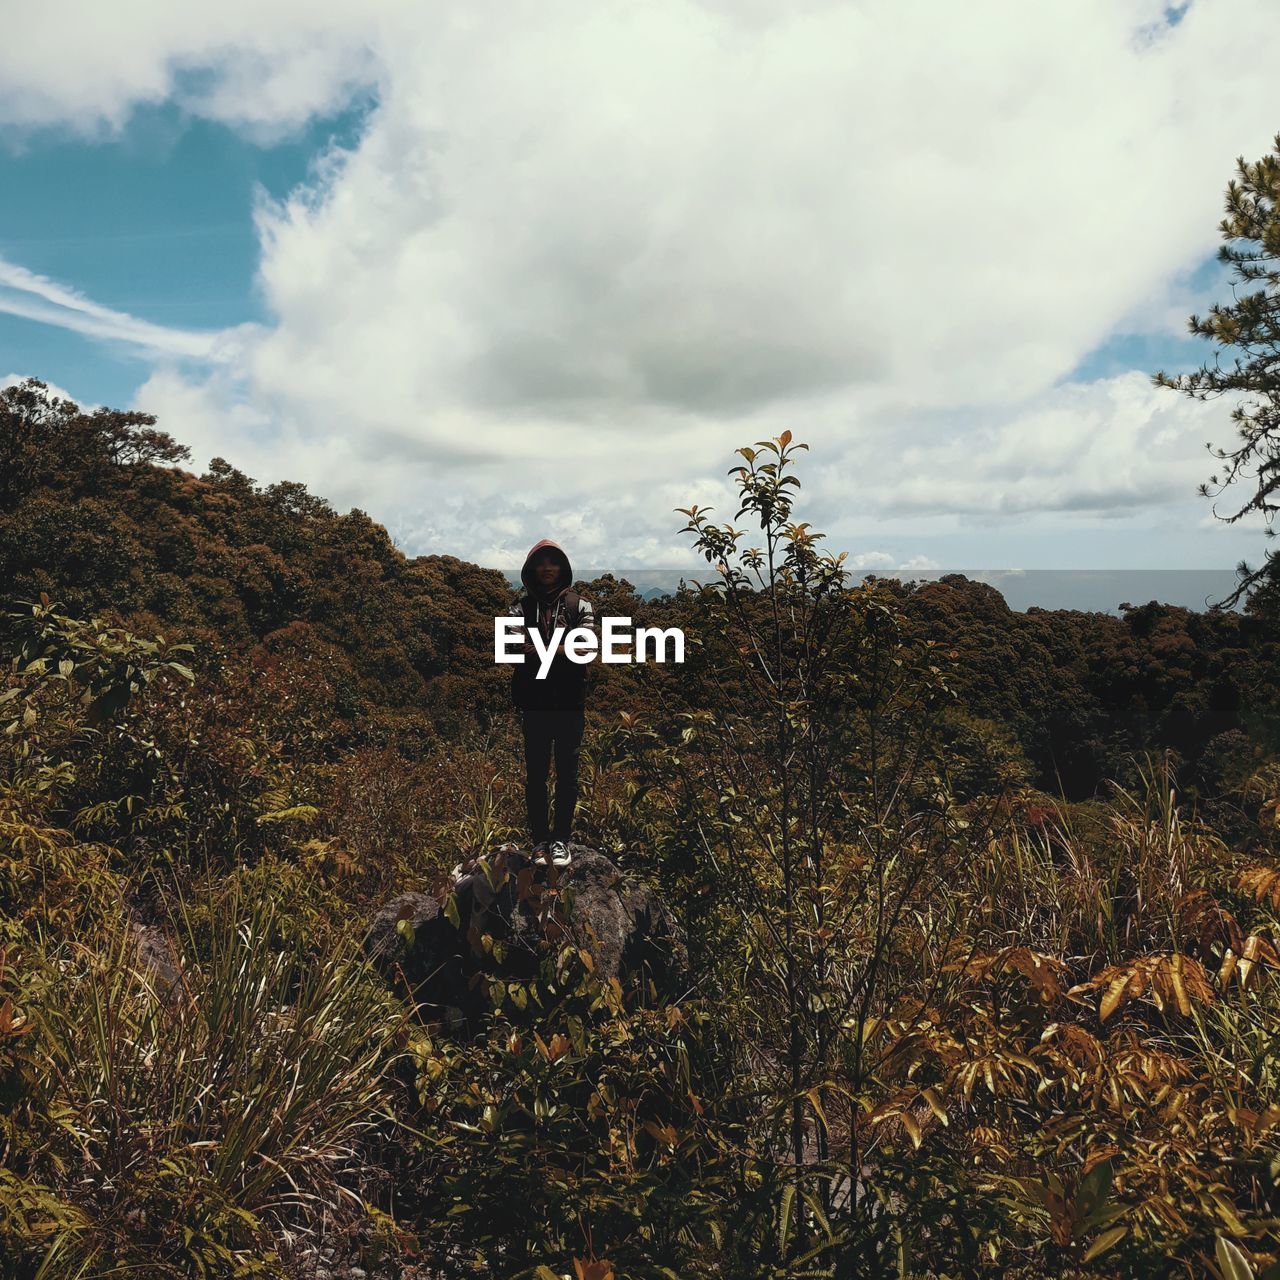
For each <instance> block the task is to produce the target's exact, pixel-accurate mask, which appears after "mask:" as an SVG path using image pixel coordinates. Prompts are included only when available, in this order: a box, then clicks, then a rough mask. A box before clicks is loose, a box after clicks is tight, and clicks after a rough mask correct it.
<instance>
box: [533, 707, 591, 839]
mask: <svg viewBox="0 0 1280 1280" xmlns="http://www.w3.org/2000/svg"><path fill="white" fill-rule="evenodd" d="M520 719H521V725H522V726H523V728H524V803H525V812H526V814H527V815H528V818H529V833H530V835H532V836H533V842H534V844H538V843H540V842H542V841H544V840H548V839H550V840H568V839H569V835H570V833H571V832H572V830H573V810H574V806H575V805H576V804H577V803H578V748H579V747H580V746H581V745H582V725H583V713H582V709H581V708H580V707H579V708H563V709H562V708H559V707H556V708H553V709H551V710H539V709H537V708H532V709H529V710H526V711H524V712H523V713H522V714H521V718H520ZM553 746H554V748H555V757H556V823H555V829H554V831H552V830H549V829H548V824H547V771H548V770H549V769H550V767H551V754H552V747H553Z"/></svg>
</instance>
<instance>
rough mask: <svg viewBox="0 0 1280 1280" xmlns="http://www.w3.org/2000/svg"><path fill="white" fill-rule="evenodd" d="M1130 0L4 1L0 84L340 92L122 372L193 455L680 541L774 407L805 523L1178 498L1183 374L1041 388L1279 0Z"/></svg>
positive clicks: (450, 540)
mask: <svg viewBox="0 0 1280 1280" xmlns="http://www.w3.org/2000/svg"><path fill="white" fill-rule="evenodd" d="M1163 9H1164V6H1163V4H1162V3H1160V0H1133V2H1132V3H1129V4H1125V5H1117V4H1115V3H1114V2H1113V0H1070V2H1068V0H1061V2H1058V3H1046V4H1040V5H1010V4H1008V3H1006V2H1005V0H975V3H972V4H969V5H964V6H957V5H953V4H947V3H942V2H941V0H934V2H930V0H907V2H905V3H902V4H899V5H896V6H884V5H879V4H870V3H860V4H839V3H824V2H822V0H811V2H807V3H800V4H793V5H788V6H771V5H764V4H761V3H757V2H753V3H728V2H727V0H725V2H716V3H712V2H710V0H708V2H706V3H695V2H694V0H665V2H662V3H655V4H652V5H647V6H636V5H631V4H624V3H622V2H621V0H613V2H610V0H605V2H602V3H600V4H598V5H595V6H590V7H587V6H582V5H573V4H568V3H564V2H557V0H548V2H547V3H544V4H540V5H538V6H513V7H507V8H505V9H504V10H503V11H502V12H501V14H500V15H499V14H497V13H496V12H494V11H489V10H485V9H483V8H476V7H475V6H469V5H462V4H449V3H446V4H441V5H437V6H430V7H423V6H420V5H417V4H409V3H407V2H406V3H381V4H375V5H373V6H369V5H368V4H366V3H361V4H359V5H357V4H355V3H354V2H352V3H347V2H346V0H342V2H335V0H329V2H328V3H319V4H317V3H310V4H306V5H303V4H301V3H298V2H295V0H289V3H282V4H280V5H272V6H265V7H264V6H261V5H254V6H252V7H250V6H249V5H248V4H247V3H243V2H242V0H231V2H230V3H228V4H225V5H222V6H220V7H219V8H218V9H217V10H216V12H215V11H211V10H201V11H199V12H198V13H197V11H195V10H193V9H189V8H187V7H184V6H172V5H164V4H161V3H160V2H159V0H145V2H144V0H135V3H133V4H127V5H124V6H123V7H121V6H115V7H113V8H112V9H111V10H110V13H109V14H108V11H107V10H101V13H100V12H99V10H98V9H92V8H90V7H89V6H86V5H71V4H66V3H64V4H61V5H58V4H52V5H46V6H43V7H40V6H27V7H25V8H24V9H23V10H22V11H21V13H19V14H16V15H15V16H14V17H13V18H12V19H9V20H7V30H8V34H9V37H10V38H9V40H8V41H7V43H6V45H5V46H4V47H3V49H0V84H4V85H5V86H6V89H5V90H4V91H0V117H7V118H8V119H9V120H10V121H11V122H12V123H14V124H17V125H19V126H23V125H26V126H35V125H42V124H50V123H52V124H61V125H64V126H69V127H73V128H78V129H81V130H87V131H90V132H92V131H93V130H95V129H102V128H119V127H120V126H121V125H122V123H123V122H124V121H125V120H126V119H127V116H128V112H129V110H130V108H131V106H132V105H134V104H136V103H140V102H147V101H156V100H158V99H161V98H165V97H175V98H177V99H178V100H179V101H180V102H182V103H183V104H184V105H185V106H187V107H188V109H190V110H194V111H198V112H202V113H205V114H207V115H209V116H211V117H213V118H216V119H220V120H224V121H227V122H228V123H231V124H234V125H237V126H243V127H248V128H251V129H252V130H254V131H256V132H264V131H265V132H271V131H273V130H283V129H288V128H290V127H293V126H295V125H296V124H297V123H298V122H299V121H301V120H303V119H305V118H306V117H307V116H308V115H309V114H311V113H314V112H317V111H323V110H331V109H333V108H335V107H336V106H339V105H341V104H342V103H343V102H345V101H348V100H349V99H350V96H351V95H352V93H354V92H358V91H363V90H364V89H366V88H370V87H372V88H374V89H376V93H377V106H376V108H375V109H374V110H373V111H372V112H371V114H370V115H369V117H368V119H367V121H366V126H365V129H364V131H363V134H362V136H361V137H360V139H359V141H358V142H357V143H356V144H355V146H354V147H353V148H352V149H351V150H350V151H349V152H342V153H334V154H333V155H331V156H330V157H329V159H328V162H327V163H326V164H324V165H322V166H321V168H320V171H319V176H318V178H317V180H316V182H315V183H314V185H313V186H312V187H311V188H310V189H309V190H307V191H305V192H299V193H295V195H294V196H293V197H292V198H291V199H289V200H287V201H285V202H282V203H279V204H273V203H270V202H268V201H266V200H264V201H263V202H262V203H261V204H260V207H259V208H258V210H257V218H258V226H259V229H260V234H261V238H262V246H263V250H262V263H261V280H260V284H261V288H262V292H263V296H264V298H265V300H266V302H267V304H268V307H269V308H270V310H271V312H272V313H273V315H274V317H275V319H274V322H273V325H272V326H271V328H270V329H269V330H267V331H265V332H263V333H261V334H258V333H254V332H250V333H248V334H244V335H240V340H241V343H242V349H243V357H242V363H241V364H239V365H236V366H231V365H227V364H224V365H223V366H221V367H219V368H215V369H213V370H212V371H211V372H210V373H209V374H208V375H207V376H201V377H195V376H193V375H191V374H190V373H189V372H187V373H183V372H181V371H179V369H178V368H177V367H176V366H172V365H169V364H165V363H164V362H163V361H162V362H161V363H160V364H159V366H158V368H157V371H156V373H155V375H154V376H153V377H152V378H151V380H150V381H149V382H148V383H147V384H146V385H145V386H144V387H143V388H142V389H141V390H140V392H139V394H138V404H139V405H140V406H141V407H145V408H146V409H147V410H148V411H151V412H155V413H157V414H159V415H160V416H161V418H162V422H163V425H165V426H166V427H167V428H168V429H169V430H171V431H172V432H174V433H175V434H176V435H177V436H178V437H179V438H181V439H183V440H184V441H187V442H189V443H191V444H192V445H193V447H194V449H195V453H196V456H197V458H201V459H203V458H204V457H207V456H209V454H211V453H214V452H217V453H222V454H224V455H226V456H228V457H230V458H231V459H232V460H233V461H235V462H236V463H237V465H241V466H243V467H244V469H245V470H248V471H250V472H251V473H252V474H257V475H258V476H259V478H263V479H271V478H278V477H281V476H290V477H296V478H301V479H305V480H307V481H308V482H309V483H311V484H312V485H313V487H315V488H316V489H318V490H319V491H320V492H323V493H325V494H327V495H329V496H331V497H332V498H333V499H334V500H335V501H337V502H339V503H340V504H346V503H351V502H354V503H358V504H359V505H361V506H363V507H365V508H366V509H369V510H370V511H372V512H374V513H375V514H376V515H377V516H379V518H384V519H386V520H387V521H388V523H389V524H390V525H391V526H392V527H393V529H394V530H395V531H396V532H397V535H398V536H399V537H400V538H401V541H402V542H403V543H404V544H405V545H406V546H408V547H410V548H411V549H412V548H415V547H420V548H422V549H427V548H433V549H447V550H452V551H455V552H458V553H461V554H468V555H474V556H476V557H477V558H481V559H486V558H487V559H490V560H493V561H494V562H503V563H506V562H509V561H510V560H511V558H512V557H513V556H515V557H518V556H519V555H522V554H523V551H524V550H525V549H526V548H527V545H528V544H529V542H530V541H531V540H532V538H533V537H534V536H537V535H538V534H539V533H541V532H543V531H550V532H561V533H565V534H566V536H572V537H573V538H574V539H575V541H576V542H577V543H578V544H579V545H580V546H581V547H582V548H583V550H582V552H581V553H580V554H579V558H580V559H582V560H583V561H584V562H585V561H586V560H588V559H594V560H597V561H601V560H607V561H613V562H619V561H626V562H634V563H650V564H655V565H656V564H673V563H680V562H685V563H687V555H688V552H687V539H684V540H682V539H680V538H679V537H678V536H676V535H675V534H674V529H675V528H677V527H678V524H679V518H678V517H673V516H672V515H671V512H670V508H672V507H675V506H687V505H688V503H689V502H690V501H691V500H693V501H701V500H702V499H701V498H700V497H699V494H700V493H701V494H704V495H706V497H707V500H708V501H712V502H714V504H715V505H716V506H717V507H718V508H720V515H721V516H722V517H723V518H728V517H731V516H732V514H733V507H732V505H731V493H730V490H729V486H728V483H727V481H726V480H725V479H724V474H723V473H724V471H725V469H726V467H727V466H728V465H729V462H730V459H731V453H732V449H733V447H734V446H736V445H737V444H740V443H743V442H745V441H749V440H752V439H758V438H761V437H762V436H764V435H766V434H776V432H778V431H780V430H782V429H783V428H791V429H793V430H795V431H796V433H797V435H798V436H800V437H802V438H805V439H808V440H810V441H811V442H812V443H813V445H814V447H815V458H814V462H813V463H811V464H808V465H806V466H805V469H804V474H805V476H806V492H807V493H809V494H811V495H812V497H813V499H814V501H815V505H816V507H817V512H816V514H815V515H814V519H815V523H818V524H819V527H822V520H823V519H824V518H826V519H828V520H830V521H832V522H833V523H834V526H835V527H836V528H837V529H845V530H849V531H850V532H851V536H850V541H851V542H853V543H854V545H857V544H858V543H861V545H864V546H865V545H868V543H870V544H871V545H873V546H884V545H885V544H884V543H883V542H878V541H877V540H876V539H875V535H874V533H870V532H868V530H867V529H865V528H863V529H861V533H860V536H858V537H857V538H856V539H854V538H853V537H852V531H854V530H858V529H859V528H860V526H859V524H858V521H859V520H866V521H870V520H894V519H900V520H917V521H919V520H926V519H927V520H935V521H936V520H937V519H950V520H952V521H953V525H954V522H956V521H961V522H963V521H969V522H973V521H975V520H992V521H1001V520H1004V521H1012V520H1017V521H1027V520H1030V519H1032V518H1033V515H1032V513H1034V512H1037V511H1049V512H1051V513H1058V518H1059V519H1060V520H1066V521H1072V520H1080V519H1095V520H1096V519H1104V518H1106V517H1109V516H1112V515H1115V516H1117V517H1118V518H1123V519H1125V520H1130V521H1132V519H1133V518H1134V516H1135V513H1137V518H1139V519H1145V518H1147V517H1148V516H1150V518H1151V519H1153V520H1154V519H1155V518H1156V517H1157V515H1159V516H1161V517H1162V518H1168V517H1169V515H1170V513H1173V512H1178V513H1183V512H1188V511H1192V510H1195V508H1194V502H1195V499H1194V498H1193V497H1191V496H1190V495H1191V492H1192V491H1193V489H1194V483H1195V481H1197V480H1199V479H1203V478H1204V477H1205V473H1206V463H1207V461H1208V460H1207V458H1206V457H1205V455H1204V453H1203V449H1202V447H1201V441H1202V440H1203V439H1206V438H1213V437H1215V436H1217V437H1219V438H1221V437H1222V436H1223V435H1225V434H1226V433H1225V432H1224V431H1223V430H1222V424H1223V423H1224V421H1225V416H1226V410H1225V408H1224V407H1223V406H1216V407H1210V409H1208V410H1206V409H1205V408H1204V407H1202V406H1195V405H1191V404H1189V403H1187V402H1183V401H1180V400H1179V399H1178V398H1177V397H1176V396H1174V395H1173V393H1168V392H1165V393H1158V392H1155V391H1154V390H1153V389H1152V388H1150V387H1148V386H1147V385H1146V382H1145V379H1144V378H1142V377H1141V376H1140V375H1134V376H1133V377H1131V378H1128V379H1124V378H1122V379H1113V380H1110V381H1108V382H1105V383H1098V384H1094V385H1092V386H1072V385H1060V384H1061V382H1062V380H1063V379H1064V378H1065V377H1066V376H1067V375H1068V374H1069V373H1070V371H1071V370H1072V369H1073V368H1074V367H1075V366H1076V365H1077V364H1078V363H1079V362H1080V360H1081V359H1082V357H1084V356H1085V354H1086V353H1088V352H1089V351H1090V350H1092V349H1094V348H1095V347H1096V346H1098V344H1099V343H1101V342H1103V341H1105V339H1106V338H1107V336H1108V335H1109V334H1111V333H1114V332H1117V331H1122V330H1124V331H1137V332H1143V331H1152V330H1161V331H1163V330H1165V329H1167V328H1168V327H1169V325H1170V323H1171V316H1173V315H1174V314H1175V313H1177V312H1178V309H1179V306H1180V302H1179V299H1180V298H1184V297H1186V296H1187V292H1188V291H1187V286H1186V282H1185V277H1186V275H1187V274H1188V273H1189V272H1190V271H1191V270H1192V269H1193V268H1194V267H1195V266H1196V265H1197V263H1199V262H1200V261H1202V260H1203V258H1204V256H1205V255H1206V254H1207V253H1208V252H1209V251H1211V250H1212V248H1213V247H1214V241H1215V234H1216V233H1215V226H1216V222H1217V218H1218V212H1219V204H1220V200H1221V190H1222V187H1223V185H1224V183H1225V180H1226V178H1227V177H1228V176H1229V172H1230V167H1231V162H1232V159H1233V157H1234V156H1235V155H1236V154H1237V153H1239V152H1243V153H1244V154H1246V155H1257V154H1261V153H1262V152H1263V151H1264V150H1266V149H1267V147H1268V146H1269V142H1270V138H1271V135H1272V133H1273V132H1274V130H1275V129H1276V128H1277V127H1278V126H1280V81H1278V80H1277V79H1276V77H1275V76H1274V74H1273V68H1274V66H1275V65H1276V62H1277V60H1278V58H1280V9H1278V8H1277V7H1276V6H1274V5H1273V4H1270V3H1267V0H1218V2H1217V3H1214V4H1208V3H1203V2H1197V3H1194V4H1192V6H1191V8H1190V9H1189V11H1188V12H1187V14H1186V15H1185V17H1184V18H1183V19H1182V21H1181V22H1180V23H1179V24H1178V25H1177V26H1175V27H1172V28H1169V27H1166V26H1165V25H1164V24H1163V21H1162V16H1163ZM73 13H74V14H75V15H76V16H77V20H74V21H73V20H72V14H73ZM15 23H16V29H15ZM1242 33H1247V38H1248V43H1249V47H1250V49H1251V51H1252V56H1251V57H1250V58H1248V59H1241V58H1240V57H1239V48H1240V41H1241V38H1242ZM1206 102H1208V103H1211V104H1212V109H1205V106H1204V104H1205V103H1206ZM46 283H47V282H46ZM14 296H21V297H24V298H26V301H23V302H22V303H21V304H22V305H25V306H27V307H28V309H29V310H28V312H26V313H24V314H30V309H31V308H34V307H38V306H41V305H50V304H49V302H48V299H45V300H44V302H42V301H41V295H40V294H39V292H38V291H34V292H33V291H31V290H28V291H27V294H25V295H14ZM80 301H81V303H83V300H80ZM0 305H2V304H0ZM15 305H16V304H15ZM65 309H66V308H64V310H65ZM69 310H70V314H71V316H72V318H73V319H74V321H75V323H77V324H80V325H81V326H82V328H83V327H84V326H86V325H89V324H104V325H107V326H108V328H110V327H111V326H114V333H113V336H121V327H120V326H121V320H120V318H119V317H114V316H113V317H110V318H105V319H104V318H103V317H101V316H95V315H94V314H93V313H91V312H89V311H88V310H86V309H85V307H84V306H83V305H81V306H80V307H79V308H77V307H75V306H72V307H70V309H69ZM1183 314H1185V312H1184V313H1183ZM134 323H135V324H136V323H137V322H134ZM164 334H165V337H164V339H163V341H161V340H160V338H159V337H158V336H157V335H155V334H151V335H150V336H151V338H152V339H153V341H154V342H155V347H154V349H155V350H156V351H157V352H166V348H165V346H164V343H165V342H168V343H171V344H173V343H179V344H180V342H185V341H187V339H186V338H182V339H177V338H173V337H171V336H169V334H170V331H164ZM142 336H146V335H142ZM166 353H167V354H168V355H174V356H176V355H186V354H190V353H189V352H185V351H177V350H173V349H169V350H168V351H167V352H166ZM1184 494H1185V495H1187V498H1189V502H1188V501H1187V500H1185V499H1184V497H1183V495H1184ZM808 514H809V513H808V512H806V516H807V515H808ZM1179 520H1180V522H1181V523H1184V524H1185V523H1187V521H1186V518H1185V516H1179ZM566 531H567V532H566ZM915 541H916V542H917V544H918V545H924V544H923V540H922V539H917V540H915ZM884 554H886V555H893V556H894V557H895V563H897V555H898V553H891V552H888V551H886V552H885V553H884ZM901 554H904V555H906V556H907V557H908V559H907V565H908V567H924V566H923V565H916V564H915V560H914V559H912V557H916V558H917V559H918V558H919V556H917V553H916V552H915V551H914V550H911V549H904V550H903V552H902V553H901ZM919 555H923V553H919ZM498 557H501V559H500V560H499V559H497V558H498ZM680 557H685V559H684V560H683V561H681V560H680ZM925 558H926V559H928V558H929V557H927V556H926V557H925Z"/></svg>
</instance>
